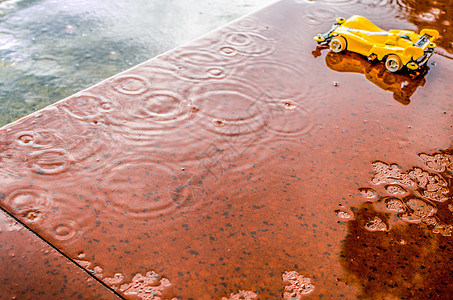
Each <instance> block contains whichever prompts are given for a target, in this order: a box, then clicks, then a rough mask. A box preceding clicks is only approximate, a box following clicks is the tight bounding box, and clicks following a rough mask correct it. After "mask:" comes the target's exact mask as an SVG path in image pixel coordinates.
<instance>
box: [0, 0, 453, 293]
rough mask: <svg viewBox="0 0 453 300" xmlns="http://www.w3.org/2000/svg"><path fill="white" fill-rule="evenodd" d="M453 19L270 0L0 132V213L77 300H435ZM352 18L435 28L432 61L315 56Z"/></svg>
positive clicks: (435, 9)
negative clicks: (70, 275)
mask: <svg viewBox="0 0 453 300" xmlns="http://www.w3.org/2000/svg"><path fill="white" fill-rule="evenodd" d="M326 2H327V1H326ZM448 9H449V6H448V3H447V4H445V3H443V2H442V3H441V2H426V6H421V5H420V4H416V3H415V2H414V3H412V2H410V1H406V2H405V1H403V0H402V1H400V2H388V3H387V2H386V1H376V2H373V1H369V2H366V3H362V2H359V1H357V2H355V1H334V2H331V1H330V2H329V3H324V2H322V1H316V2H306V1H293V0H284V1H281V2H278V3H276V4H275V5H272V6H270V7H268V8H266V9H264V10H261V11H259V12H256V13H254V14H252V15H249V16H246V17H244V18H241V19H239V20H237V21H235V22H233V23H230V24H228V25H226V26H224V27H222V28H220V29H218V30H216V31H214V32H211V33H209V34H207V35H205V36H203V37H201V38H200V39H197V40H194V41H192V42H189V43H187V44H184V45H183V46H180V47H178V48H176V49H174V50H172V51H169V52H167V53H165V54H162V55H160V56H158V57H156V58H154V59H151V60H149V61H147V62H145V63H142V64H140V65H138V66H136V67H134V68H132V69H130V70H128V71H125V72H123V73H120V74H118V75H116V76H114V77H112V78H109V79H106V80H105V81H103V82H101V83H99V84H97V85H95V86H93V87H91V88H89V89H87V90H84V91H81V92H78V93H76V94H74V95H73V96H70V97H68V98H66V99H63V100H62V101H60V102H58V103H56V104H53V105H50V106H49V107H47V108H45V109H43V110H41V111H38V112H36V113H34V114H32V115H30V116H28V117H25V118H23V119H21V120H19V121H17V122H14V123H11V124H9V125H6V126H5V127H3V128H2V129H1V135H0V138H1V140H0V145H1V148H2V150H1V156H0V166H1V167H0V178H1V182H2V183H3V184H2V186H1V187H0V203H1V206H2V208H3V209H5V210H6V211H8V213H10V214H11V215H13V216H14V217H15V218H17V220H19V221H20V222H21V223H22V224H23V226H26V227H27V228H29V229H30V230H31V231H32V232H33V233H35V234H36V235H38V236H39V237H40V238H41V239H42V240H39V242H40V243H41V244H42V247H44V248H48V247H49V246H52V247H54V249H58V251H60V252H61V253H60V252H55V250H54V252H52V253H55V255H57V257H59V258H60V259H61V260H64V261H65V262H67V259H69V260H71V261H72V264H73V265H72V267H73V268H75V269H77V268H83V269H84V270H85V273H82V272H81V273H79V274H80V276H84V275H90V276H91V279H93V284H92V285H90V287H87V290H88V291H87V294H86V295H90V294H89V293H90V292H93V293H96V292H98V291H97V290H96V288H100V289H102V288H103V289H104V293H107V294H108V293H109V291H108V289H110V293H111V291H114V292H115V293H117V294H118V295H120V296H121V297H124V298H126V299H173V298H177V299H256V298H258V299H280V298H283V299H302V298H304V297H312V298H325V299H339V298H346V299H354V298H358V297H361V298H364V299H408V298H419V299H420V298H421V299H423V298H428V297H440V298H443V299H449V298H451V297H452V294H453V292H452V291H453V287H452V284H451V280H450V279H451V278H452V270H453V265H452V260H451V258H452V257H453V256H452V254H453V253H452V251H453V248H452V245H451V239H452V230H453V213H452V212H453V203H452V194H453V192H452V191H451V185H452V180H453V145H452V137H453V127H452V126H453V125H452V121H453V111H452V108H453V103H452V101H451V99H452V95H451V94H452V88H451V85H450V83H451V79H450V78H451V76H450V74H451V73H452V71H453V63H452V58H451V55H452V48H451V43H450V41H451V31H450V28H451V25H450V22H451V20H450V19H448ZM353 14H361V15H364V16H366V17H368V18H369V19H370V20H372V21H373V22H374V23H375V24H376V25H378V26H379V27H381V28H384V29H390V28H397V29H400V28H401V29H403V28H404V29H411V30H419V29H421V28H422V27H423V26H429V27H433V28H436V29H438V30H439V32H440V34H441V36H440V38H439V40H438V43H437V44H438V48H436V53H435V55H434V56H433V57H432V58H431V60H430V62H429V66H428V68H427V69H425V70H424V71H422V72H418V73H411V74H409V73H404V72H400V73H397V74H390V73H388V72H387V71H386V70H385V67H384V66H383V65H382V64H381V63H374V64H371V63H369V62H368V61H367V60H366V59H364V58H363V57H361V56H358V55H355V54H352V53H347V52H346V53H340V54H334V53H330V52H329V51H328V49H323V47H317V45H316V42H314V40H313V36H315V35H316V34H317V33H319V32H324V31H326V30H328V29H329V28H330V26H331V24H332V22H333V21H334V20H335V18H336V17H337V16H350V15H353ZM450 18H451V17H450ZM14 226H19V225H14ZM21 230H26V229H24V228H22V229H21ZM10 231H11V230H10ZM25 232H27V233H29V232H28V231H25ZM31 237H34V238H36V236H32V235H31ZM2 239H3V237H2ZM44 241H45V242H44ZM37 248H38V247H36V249H37ZM37 251H38V252H39V251H41V250H39V249H38V250H37ZM8 255H9V254H8ZM4 256H5V257H7V255H4ZM9 259H10V258H9ZM9 261H10V263H11V264H12V263H13V261H12V260H9ZM42 269H43V268H39V267H37V271H39V270H42ZM58 270H59V271H61V270H60V269H58ZM79 270H80V269H79ZM57 275H58V274H57ZM94 280H95V281H94ZM2 282H4V281H2ZM107 287H108V289H107ZM108 295H109V296H112V297H113V296H114V295H113V294H108ZM11 296H12V295H11ZM228 297H229V298H228Z"/></svg>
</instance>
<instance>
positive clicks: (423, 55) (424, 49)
mask: <svg viewBox="0 0 453 300" xmlns="http://www.w3.org/2000/svg"><path fill="white" fill-rule="evenodd" d="M438 37H439V32H438V31H437V30H434V29H422V31H421V32H420V38H419V39H418V41H416V42H415V43H414V44H413V45H412V46H409V47H407V48H406V49H405V50H404V54H405V55H408V56H411V57H412V58H414V57H419V58H418V59H416V60H415V61H414V62H412V63H409V64H408V65H407V67H408V68H409V69H417V68H418V67H421V66H423V65H424V64H426V62H427V61H428V60H429V58H430V57H431V56H432V55H433V53H434V48H435V47H436V44H434V41H435V40H436V39H437V38H438Z"/></svg>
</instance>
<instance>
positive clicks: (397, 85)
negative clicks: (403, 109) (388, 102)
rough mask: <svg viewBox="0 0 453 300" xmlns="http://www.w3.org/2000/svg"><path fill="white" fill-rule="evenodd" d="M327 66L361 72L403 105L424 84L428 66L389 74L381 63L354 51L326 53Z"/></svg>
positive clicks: (408, 101) (344, 70) (339, 69)
mask: <svg viewBox="0 0 453 300" xmlns="http://www.w3.org/2000/svg"><path fill="white" fill-rule="evenodd" d="M326 64H327V66H328V67H329V68H330V69H332V70H334V71H337V72H354V73H362V74H364V75H365V77H366V79H368V80H369V81H371V82H372V83H374V84H375V85H377V86H378V87H380V88H381V89H383V90H384V91H390V92H392V93H393V99H395V100H396V101H398V102H400V103H401V104H403V105H408V104H409V103H410V98H411V96H412V95H413V94H414V93H415V91H416V90H417V88H418V87H420V86H423V85H425V82H426V79H425V75H426V74H427V73H428V71H429V67H425V68H423V69H422V70H420V71H418V72H404V73H398V74H390V72H388V71H387V70H386V68H385V66H384V64H382V63H370V62H369V61H368V60H367V59H366V58H365V57H363V56H361V55H359V54H356V53H351V52H347V53H344V54H343V53H341V54H339V53H333V52H329V53H328V54H327V55H326Z"/></svg>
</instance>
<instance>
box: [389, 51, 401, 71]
mask: <svg viewBox="0 0 453 300" xmlns="http://www.w3.org/2000/svg"><path fill="white" fill-rule="evenodd" d="M402 66H403V64H402V62H401V59H400V58H399V57H398V56H397V55H395V54H391V55H389V56H388V57H387V59H386V60H385V67H386V68H387V70H389V71H390V72H396V71H399V70H400V69H401V67H402Z"/></svg>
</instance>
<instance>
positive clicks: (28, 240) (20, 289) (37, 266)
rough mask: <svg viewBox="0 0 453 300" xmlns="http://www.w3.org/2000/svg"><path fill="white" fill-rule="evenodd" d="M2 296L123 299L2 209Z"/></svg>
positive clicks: (0, 220) (20, 297)
mask: <svg viewBox="0 0 453 300" xmlns="http://www.w3.org/2000/svg"><path fill="white" fill-rule="evenodd" d="M0 261H1V263H0V286H1V288H0V298H1V299H112V300H113V299H121V298H120V297H119V296H116V295H115V294H114V293H113V292H112V291H111V290H109V289H108V288H106V287H105V286H103V285H102V284H101V283H100V282H98V281H97V280H95V279H93V277H92V276H91V275H89V274H87V273H86V272H85V271H84V270H82V269H81V268H79V267H78V266H76V265H75V264H74V263H73V262H72V261H71V260H69V259H67V258H65V257H64V256H62V255H61V254H60V253H58V252H57V251H56V250H55V249H54V248H53V247H51V246H50V245H48V244H47V243H46V242H44V241H43V240H41V239H40V238H39V237H37V236H35V235H34V234H33V233H32V232H30V231H29V230H28V229H27V228H25V227H24V226H22V225H21V224H20V223H18V222H16V221H15V220H14V219H13V218H11V217H10V216H8V215H7V214H5V213H4V212H0Z"/></svg>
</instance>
